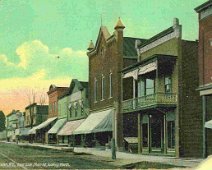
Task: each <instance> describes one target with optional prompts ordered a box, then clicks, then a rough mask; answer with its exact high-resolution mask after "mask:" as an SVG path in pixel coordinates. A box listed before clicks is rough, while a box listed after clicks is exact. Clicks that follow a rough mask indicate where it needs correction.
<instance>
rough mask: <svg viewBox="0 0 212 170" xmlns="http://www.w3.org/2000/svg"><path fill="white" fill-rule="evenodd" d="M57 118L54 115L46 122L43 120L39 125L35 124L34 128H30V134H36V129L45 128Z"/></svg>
mask: <svg viewBox="0 0 212 170" xmlns="http://www.w3.org/2000/svg"><path fill="white" fill-rule="evenodd" d="M56 119H57V117H52V118H49V119H47V120H46V121H45V122H43V123H41V124H39V125H38V126H35V127H33V128H32V129H30V130H29V134H36V130H39V129H43V128H45V127H46V126H48V125H49V124H51V123H52V122H53V121H54V120H56Z"/></svg>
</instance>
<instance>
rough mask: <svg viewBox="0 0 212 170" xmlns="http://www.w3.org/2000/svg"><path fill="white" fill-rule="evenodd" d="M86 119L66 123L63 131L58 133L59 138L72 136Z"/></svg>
mask: <svg viewBox="0 0 212 170" xmlns="http://www.w3.org/2000/svg"><path fill="white" fill-rule="evenodd" d="M84 121H85V119H79V120H72V121H69V122H66V124H65V125H64V126H63V127H62V129H61V130H60V131H59V132H58V133H57V135H58V136H70V135H72V134H73V131H74V130H76V129H77V128H78V127H79V126H80V125H81V124H82V122H84Z"/></svg>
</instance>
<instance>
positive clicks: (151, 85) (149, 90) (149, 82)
mask: <svg viewBox="0 0 212 170" xmlns="http://www.w3.org/2000/svg"><path fill="white" fill-rule="evenodd" d="M145 85H146V95H151V94H154V92H155V81H154V79H146V84H145Z"/></svg>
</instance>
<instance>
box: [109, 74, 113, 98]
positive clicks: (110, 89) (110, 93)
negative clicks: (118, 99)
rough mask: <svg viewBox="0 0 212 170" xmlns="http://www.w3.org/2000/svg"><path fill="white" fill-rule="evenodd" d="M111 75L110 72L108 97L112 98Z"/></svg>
mask: <svg viewBox="0 0 212 170" xmlns="http://www.w3.org/2000/svg"><path fill="white" fill-rule="evenodd" d="M112 75H113V73H112V72H110V74H109V98H113V89H112V88H113V85H112V81H113V78H112Z"/></svg>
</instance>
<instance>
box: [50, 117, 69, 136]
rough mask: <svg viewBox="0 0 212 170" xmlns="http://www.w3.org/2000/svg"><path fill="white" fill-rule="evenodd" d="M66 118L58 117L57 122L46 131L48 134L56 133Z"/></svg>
mask: <svg viewBox="0 0 212 170" xmlns="http://www.w3.org/2000/svg"><path fill="white" fill-rule="evenodd" d="M65 122H66V118H63V119H59V120H57V122H56V123H55V124H54V125H53V126H52V128H51V129H50V130H49V131H48V134H50V133H51V134H56V133H57V132H58V131H59V130H60V129H61V128H62V126H63V125H64V124H65Z"/></svg>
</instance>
